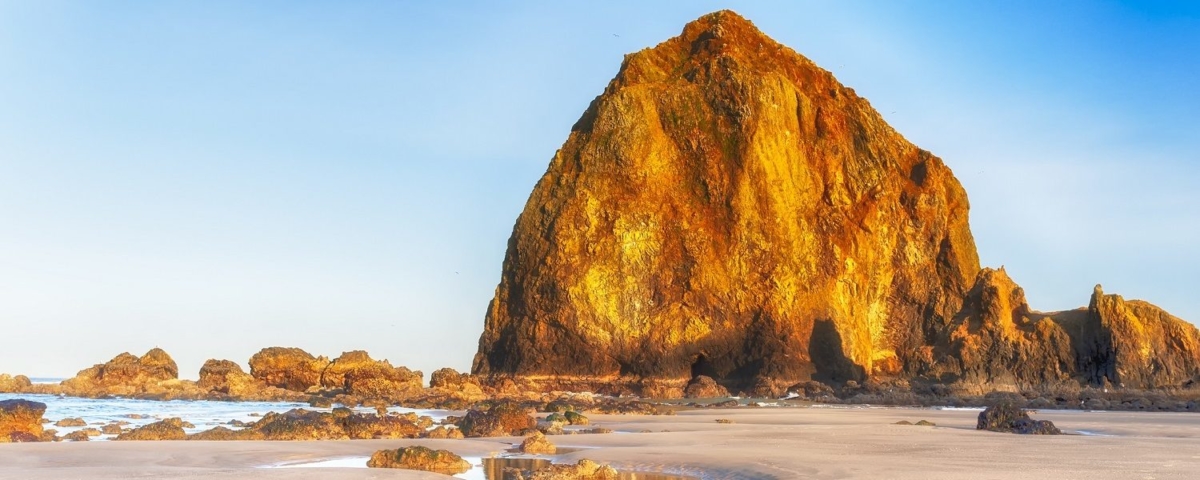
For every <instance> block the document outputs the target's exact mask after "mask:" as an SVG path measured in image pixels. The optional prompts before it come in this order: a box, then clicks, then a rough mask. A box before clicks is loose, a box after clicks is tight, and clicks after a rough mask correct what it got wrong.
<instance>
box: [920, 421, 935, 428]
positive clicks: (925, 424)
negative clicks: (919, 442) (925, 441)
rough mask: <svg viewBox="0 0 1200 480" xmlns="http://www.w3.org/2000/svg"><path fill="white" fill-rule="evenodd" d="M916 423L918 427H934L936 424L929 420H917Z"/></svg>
mask: <svg viewBox="0 0 1200 480" xmlns="http://www.w3.org/2000/svg"><path fill="white" fill-rule="evenodd" d="M916 425H917V426H918V427H936V426H937V424H936V423H933V422H931V421H929V420H917V423H916Z"/></svg>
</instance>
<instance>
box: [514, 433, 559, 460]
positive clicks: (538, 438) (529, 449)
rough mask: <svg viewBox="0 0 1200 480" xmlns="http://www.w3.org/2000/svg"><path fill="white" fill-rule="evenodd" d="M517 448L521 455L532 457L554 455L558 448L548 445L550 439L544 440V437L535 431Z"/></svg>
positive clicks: (551, 444)
mask: <svg viewBox="0 0 1200 480" xmlns="http://www.w3.org/2000/svg"><path fill="white" fill-rule="evenodd" d="M518 448H519V449H520V450H521V452H522V453H529V454H534V455H554V453H555V452H557V451H558V448H556V447H555V446H554V444H553V443H550V439H548V438H546V435H544V434H542V432H539V431H536V430H535V431H534V432H533V434H531V435H529V436H528V437H525V440H524V441H522V442H521V446H520V447H518Z"/></svg>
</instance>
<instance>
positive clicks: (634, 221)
mask: <svg viewBox="0 0 1200 480" xmlns="http://www.w3.org/2000/svg"><path fill="white" fill-rule="evenodd" d="M967 210H968V204H967V197H966V193H965V192H964V190H963V188H962V186H961V185H960V184H959V182H958V180H956V179H955V178H954V176H953V175H952V174H951V172H950V169H949V168H947V167H946V165H945V164H943V163H942V161H941V160H940V159H938V158H937V157H935V156H933V155H932V154H930V153H929V152H927V151H925V150H922V149H920V148H917V147H916V146H914V145H913V144H912V143H910V142H908V141H907V140H905V139H904V138H903V137H902V136H900V134H899V133H897V132H896V131H895V130H893V129H892V128H891V127H890V126H888V124H887V123H886V122H884V120H883V118H882V117H881V116H880V115H879V114H878V112H876V111H875V110H874V109H873V108H871V105H870V104H869V103H867V101H866V99H863V98H861V97H859V96H858V95H857V94H855V92H854V90H852V89H850V88H847V87H845V86H843V85H842V84H841V83H838V81H837V80H836V79H834V77H833V75H832V74H830V73H829V72H828V71H825V70H823V69H821V68H820V67H818V66H817V65H815V64H814V63H813V62H812V61H810V60H808V59H807V58H805V57H803V56H801V55H799V54H798V53H796V52H795V51H793V50H791V49H790V48H787V47H785V46H783V45H781V44H779V43H777V42H775V41H774V40H772V39H770V38H768V37H767V36H766V35H764V34H763V33H762V32H760V31H759V30H758V29H757V28H755V27H754V25H752V24H751V23H750V22H749V21H747V20H745V19H744V18H742V17H740V16H738V15H737V14H735V13H733V12H730V11H721V12H717V13H713V14H709V15H706V16H704V17H701V18H700V19H698V20H696V21H694V22H692V23H690V24H688V25H687V26H686V27H685V28H684V30H683V33H682V34H681V35H680V36H678V37H675V38H673V39H670V40H668V41H666V42H664V43H662V44H659V45H658V46H656V47H654V48H651V49H647V50H643V51H640V52H637V53H634V54H632V55H629V56H627V57H626V58H625V61H624V62H623V64H622V65H621V69H620V72H619V73H618V74H617V76H616V78H614V79H613V80H612V82H610V83H609V85H608V87H607V88H606V89H605V91H604V93H603V94H602V95H600V96H599V97H597V98H596V99H595V100H594V101H593V102H592V103H591V105H590V106H589V108H588V109H587V111H586V112H584V114H583V117H582V118H580V119H579V121H578V122H577V123H576V124H575V126H574V127H573V128H572V131H571V134H570V136H569V137H568V138H567V141H566V143H565V144H564V145H563V147H562V148H561V149H560V150H559V151H558V152H557V153H556V154H555V155H554V157H553V159H552V160H551V162H550V166H549V168H548V170H547V172H546V174H545V175H544V176H543V177H542V179H541V180H540V181H539V182H538V184H537V186H536V187H535V188H534V191H533V193H532V195H531V196H530V198H529V201H528V203H527V204H526V206H525V209H524V211H523V212H522V213H521V215H520V217H519V218H518V219H517V223H516V226H515V227H514V230H513V235H512V238H511V239H510V240H509V244H508V252H507V255H506V257H505V260H504V268H503V276H502V278H501V281H500V285H499V287H498V289H497V291H496V296H495V298H494V299H493V300H492V303H491V305H490V306H489V309H488V313H487V319H486V326H485V330H484V333H483V335H482V337H481V338H480V342H479V344H480V348H479V353H478V354H477V355H476V357H475V362H474V366H473V371H474V373H477V374H484V375H493V376H495V375H501V376H503V375H518V376H523V377H527V378H535V379H536V378H544V379H547V380H548V381H549V382H553V383H554V384H556V386H562V387H567V388H570V389H578V388H580V387H582V388H587V387H601V386H604V385H622V384H626V385H640V384H642V383H649V382H654V383H665V384H667V385H669V386H670V387H672V388H674V389H677V390H678V391H679V392H680V393H681V392H682V388H683V387H684V386H685V385H686V384H687V382H688V380H689V379H691V378H692V377H695V376H697V375H706V376H709V377H712V378H714V379H717V380H718V381H719V382H721V383H722V384H724V385H727V386H728V387H730V388H731V389H740V388H748V387H750V386H753V385H755V384H756V383H757V381H758V380H759V379H760V377H761V378H763V379H769V380H771V381H773V382H775V383H778V384H786V385H791V384H794V383H797V382H799V381H802V380H808V379H810V378H814V377H817V378H828V379H834V380H844V379H861V378H862V377H865V376H866V375H868V374H887V375H895V374H900V373H902V372H903V370H904V368H905V366H906V365H908V364H911V363H912V362H913V361H914V360H915V359H918V358H920V350H921V347H922V346H923V345H925V344H926V343H927V341H926V335H927V334H926V332H927V328H926V327H927V326H928V325H931V324H932V325H939V324H945V323H948V322H949V321H950V320H951V319H952V318H953V316H954V315H955V314H956V313H957V312H958V310H959V306H960V303H961V301H960V299H961V298H962V296H963V294H965V293H966V292H967V290H968V289H969V288H970V286H971V281H972V280H973V279H974V276H975V274H976V272H978V271H979V260H978V256H977V254H976V251H975V244H974V240H973V239H972V237H971V231H970V229H969V227H968V225H967V213H968V212H967ZM572 387H574V388H572Z"/></svg>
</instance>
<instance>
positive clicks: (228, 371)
mask: <svg viewBox="0 0 1200 480" xmlns="http://www.w3.org/2000/svg"><path fill="white" fill-rule="evenodd" d="M196 386H198V387H200V388H202V389H204V390H206V391H209V392H217V393H223V394H226V395H232V396H237V397H246V396H252V395H255V394H257V393H258V392H259V391H261V390H262V389H263V388H264V387H265V386H266V385H265V384H263V383H261V382H256V381H255V380H254V377H252V376H250V374H248V373H246V372H245V370H242V366H241V365H238V364H237V362H234V361H231V360H216V359H209V360H206V361H205V362H204V365H203V366H201V367H200V379H199V380H198V381H197V382H196Z"/></svg>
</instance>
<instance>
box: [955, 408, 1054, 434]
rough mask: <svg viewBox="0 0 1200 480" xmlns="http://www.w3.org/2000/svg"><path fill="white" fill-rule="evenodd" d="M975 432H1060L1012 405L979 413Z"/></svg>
mask: <svg viewBox="0 0 1200 480" xmlns="http://www.w3.org/2000/svg"><path fill="white" fill-rule="evenodd" d="M975 429H976V430H988V431H992V432H1004V433H1020V434H1026V435H1059V434H1061V433H1062V432H1061V431H1059V429H1058V428H1057V427H1055V426H1054V423H1053V422H1050V421H1049V420H1034V419H1031V418H1029V413H1028V412H1026V411H1025V410H1024V409H1021V408H1019V407H1017V406H1014V405H1012V404H1007V403H1005V404H1000V405H994V406H991V407H988V408H986V409H984V411H982V412H979V421H978V422H977V423H976V425H975Z"/></svg>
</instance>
